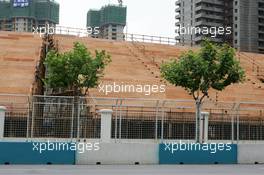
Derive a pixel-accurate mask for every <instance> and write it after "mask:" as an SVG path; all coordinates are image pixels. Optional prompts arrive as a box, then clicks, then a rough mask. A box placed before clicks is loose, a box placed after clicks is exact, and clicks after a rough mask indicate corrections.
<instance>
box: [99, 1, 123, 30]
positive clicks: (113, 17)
mask: <svg viewBox="0 0 264 175" xmlns="http://www.w3.org/2000/svg"><path fill="white" fill-rule="evenodd" d="M126 12H127V9H126V7H120V6H111V5H110V6H105V7H103V8H102V9H101V25H105V24H109V23H115V24H120V25H126Z"/></svg>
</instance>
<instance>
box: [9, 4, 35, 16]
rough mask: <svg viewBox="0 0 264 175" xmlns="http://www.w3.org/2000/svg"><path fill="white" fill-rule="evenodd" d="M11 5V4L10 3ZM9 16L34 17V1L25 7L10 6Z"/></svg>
mask: <svg viewBox="0 0 264 175" xmlns="http://www.w3.org/2000/svg"><path fill="white" fill-rule="evenodd" d="M11 3H12V2H11ZM10 10H11V13H10V16H11V17H32V18H34V17H35V1H34V0H30V1H29V6H27V7H23V8H21V7H13V5H12V4H11V5H10Z"/></svg>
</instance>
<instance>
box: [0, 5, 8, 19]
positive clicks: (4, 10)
mask: <svg viewBox="0 0 264 175" xmlns="http://www.w3.org/2000/svg"><path fill="white" fill-rule="evenodd" d="M9 15H10V3H9V2H0V19H7V18H10V16H9Z"/></svg>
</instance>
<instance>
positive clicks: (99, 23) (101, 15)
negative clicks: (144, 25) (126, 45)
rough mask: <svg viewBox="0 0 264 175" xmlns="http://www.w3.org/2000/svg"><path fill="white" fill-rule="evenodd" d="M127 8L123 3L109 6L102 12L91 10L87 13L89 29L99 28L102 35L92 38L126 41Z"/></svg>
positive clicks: (101, 10) (94, 35) (103, 8)
mask: <svg viewBox="0 0 264 175" xmlns="http://www.w3.org/2000/svg"><path fill="white" fill-rule="evenodd" d="M126 16H127V7H125V6H123V5H122V3H121V4H119V5H118V6H117V5H107V6H104V7H102V8H101V9H100V10H89V11H88V13H87V27H93V28H95V27H99V28H100V33H99V34H93V35H92V37H95V38H104V39H112V40H123V39H124V28H125V26H126Z"/></svg>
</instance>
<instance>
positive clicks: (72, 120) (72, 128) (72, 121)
mask: <svg viewBox="0 0 264 175" xmlns="http://www.w3.org/2000/svg"><path fill="white" fill-rule="evenodd" d="M71 115H72V116H71V117H72V118H71V139H73V133H74V131H73V130H74V98H73V102H72V114H71Z"/></svg>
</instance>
